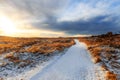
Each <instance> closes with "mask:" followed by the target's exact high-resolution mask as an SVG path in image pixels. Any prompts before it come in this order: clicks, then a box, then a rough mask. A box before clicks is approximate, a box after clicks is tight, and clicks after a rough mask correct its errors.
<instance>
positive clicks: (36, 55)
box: [0, 36, 75, 79]
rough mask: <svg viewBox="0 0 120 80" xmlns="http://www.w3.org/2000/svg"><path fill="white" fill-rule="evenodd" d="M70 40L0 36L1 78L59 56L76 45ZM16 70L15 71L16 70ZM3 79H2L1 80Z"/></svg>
mask: <svg viewBox="0 0 120 80" xmlns="http://www.w3.org/2000/svg"><path fill="white" fill-rule="evenodd" d="M74 44H75V43H74V40H73V39H70V38H15V37H4V36H0V77H5V76H7V75H8V76H9V73H7V71H8V72H11V73H12V71H13V73H14V71H15V70H16V71H19V69H21V70H22V68H25V67H27V66H31V67H32V66H35V65H36V64H38V63H39V62H40V61H41V62H42V61H46V60H48V59H49V58H50V56H51V55H53V54H54V53H57V54H59V53H60V52H62V51H64V50H65V49H66V48H69V47H70V46H72V45H74ZM14 68H15V70H14ZM1 79H2V78H1Z"/></svg>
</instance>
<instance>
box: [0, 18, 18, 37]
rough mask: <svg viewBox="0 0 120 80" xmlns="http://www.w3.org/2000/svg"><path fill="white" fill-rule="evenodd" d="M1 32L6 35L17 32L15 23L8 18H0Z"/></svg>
mask: <svg viewBox="0 0 120 80" xmlns="http://www.w3.org/2000/svg"><path fill="white" fill-rule="evenodd" d="M0 30H1V31H2V33H4V34H6V35H7V34H14V33H15V32H16V31H17V29H16V25H15V23H14V22H13V21H12V20H10V19H9V18H8V17H6V16H0Z"/></svg>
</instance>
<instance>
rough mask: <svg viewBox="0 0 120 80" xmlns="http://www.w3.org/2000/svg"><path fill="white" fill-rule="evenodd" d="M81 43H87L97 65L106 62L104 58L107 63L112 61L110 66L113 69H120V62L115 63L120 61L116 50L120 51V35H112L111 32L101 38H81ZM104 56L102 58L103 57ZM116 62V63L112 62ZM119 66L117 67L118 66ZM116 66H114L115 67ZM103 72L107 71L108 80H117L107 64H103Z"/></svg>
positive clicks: (100, 36)
mask: <svg viewBox="0 0 120 80" xmlns="http://www.w3.org/2000/svg"><path fill="white" fill-rule="evenodd" d="M79 40H80V41H82V42H85V43H86V44H87V45H88V50H89V51H90V52H91V55H92V57H93V60H94V62H95V63H98V62H103V63H105V62H104V60H102V59H103V58H104V59H106V60H107V61H111V64H110V66H112V68H114V67H115V68H116V67H117V68H118V69H120V66H119V65H118V64H119V63H118V62H115V61H116V60H118V59H119V57H118V56H117V55H115V54H116V53H117V52H116V51H117V50H116V49H120V42H119V41H120V35H119V34H114V35H113V34H112V33H111V32H109V33H107V34H103V35H99V36H92V37H85V38H79ZM101 55H102V56H101ZM112 60H114V61H112ZM116 64H117V65H116ZM113 65H114V66H113ZM101 68H102V69H103V70H107V71H108V72H107V73H106V77H107V80H117V79H116V77H117V75H116V74H115V73H113V72H111V71H110V70H109V68H108V67H107V66H106V64H103V65H102V67H101Z"/></svg>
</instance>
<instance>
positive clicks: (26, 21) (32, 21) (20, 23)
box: [0, 0, 120, 37]
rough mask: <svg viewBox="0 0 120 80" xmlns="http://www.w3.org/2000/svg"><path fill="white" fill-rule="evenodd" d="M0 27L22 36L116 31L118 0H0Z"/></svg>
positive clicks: (118, 25)
mask: <svg viewBox="0 0 120 80" xmlns="http://www.w3.org/2000/svg"><path fill="white" fill-rule="evenodd" d="M3 26H4V27H3ZM0 27H1V28H0V34H2V35H8V36H22V37H28V36H33V37H34V36H35V37H60V36H62V37H63V36H88V35H97V34H103V33H106V32H109V31H112V32H120V0H0Z"/></svg>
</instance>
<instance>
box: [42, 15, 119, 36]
mask: <svg viewBox="0 0 120 80" xmlns="http://www.w3.org/2000/svg"><path fill="white" fill-rule="evenodd" d="M107 17H109V16H99V17H96V18H94V19H91V20H89V21H75V22H67V21H66V22H59V23H58V22H55V19H54V18H53V19H52V18H50V19H51V22H46V24H48V25H49V26H46V27H41V28H43V29H51V30H54V31H65V32H66V33H69V34H101V33H106V32H108V31H113V32H115V31H119V26H117V25H116V21H117V20H116V19H117V18H112V20H110V21H104V20H105V19H106V18H107Z"/></svg>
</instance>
